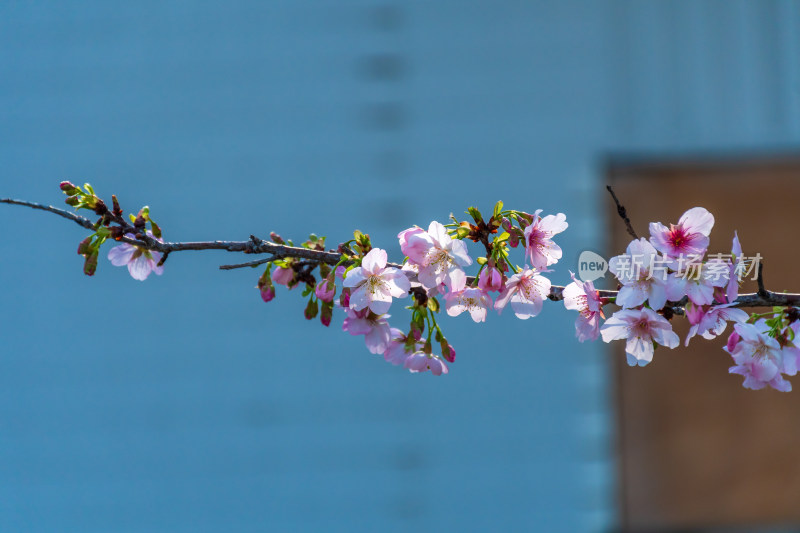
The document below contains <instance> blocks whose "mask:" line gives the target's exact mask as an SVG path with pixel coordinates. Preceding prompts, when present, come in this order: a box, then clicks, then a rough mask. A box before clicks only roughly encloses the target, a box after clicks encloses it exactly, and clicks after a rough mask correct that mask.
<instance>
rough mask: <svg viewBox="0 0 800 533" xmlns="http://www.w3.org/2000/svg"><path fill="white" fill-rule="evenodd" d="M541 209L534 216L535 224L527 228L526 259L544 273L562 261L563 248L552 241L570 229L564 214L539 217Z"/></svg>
mask: <svg viewBox="0 0 800 533" xmlns="http://www.w3.org/2000/svg"><path fill="white" fill-rule="evenodd" d="M541 212H542V210H541V209H539V210H537V211H536V213H534V215H533V223H532V224H531V225H530V226H528V227H526V228H525V233H524V235H525V257H526V258H527V259H528V260H529V261H530V264H531V265H532V266H533V268H535V269H536V270H539V271H543V270H545V269H546V268H547V266H548V265H553V264H555V263H557V262H558V260H559V259H561V248H560V247H559V246H558V245H557V244H556V243H554V242H553V241H552V238H553V236H554V235H556V234H558V233H561V232H562V231H564V230H566V229H567V228H568V227H569V224H567V216H566V215H565V214H564V213H559V214H557V215H547V216H546V217H544V218H542V217H540V216H539V213H541Z"/></svg>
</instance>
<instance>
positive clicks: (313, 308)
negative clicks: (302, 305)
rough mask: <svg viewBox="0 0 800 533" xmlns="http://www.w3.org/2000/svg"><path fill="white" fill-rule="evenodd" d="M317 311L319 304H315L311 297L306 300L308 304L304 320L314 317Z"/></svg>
mask: <svg viewBox="0 0 800 533" xmlns="http://www.w3.org/2000/svg"><path fill="white" fill-rule="evenodd" d="M318 311H319V306H318V305H317V301H316V300H314V299H313V298H311V299H309V300H308V305H307V306H306V310H305V315H306V320H312V319H313V318H314V317H316V316H317V312H318Z"/></svg>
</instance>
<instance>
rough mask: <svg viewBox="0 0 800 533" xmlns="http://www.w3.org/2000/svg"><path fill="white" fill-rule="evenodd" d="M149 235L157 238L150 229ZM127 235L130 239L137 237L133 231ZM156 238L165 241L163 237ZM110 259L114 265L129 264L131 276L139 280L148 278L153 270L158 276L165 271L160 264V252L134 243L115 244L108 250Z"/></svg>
mask: <svg viewBox="0 0 800 533" xmlns="http://www.w3.org/2000/svg"><path fill="white" fill-rule="evenodd" d="M147 235H148V236H149V237H151V238H153V239H155V237H154V236H153V234H152V233H151V232H149V231H148V232H147ZM125 236H126V237H128V238H129V239H135V238H136V237H135V236H134V235H133V234H132V233H126V234H125ZM156 240H158V241H159V242H163V241H162V240H161V239H156ZM108 259H109V260H110V261H111V264H112V265H114V266H127V267H128V272H129V273H130V275H131V277H132V278H133V279H135V280H139V281H144V280H146V279H147V277H148V276H149V275H150V273H151V272H153V273H155V274H156V275H157V276H160V275H161V274H163V273H164V267H163V266H158V262H159V261H161V254H160V253H159V252H153V251H150V250H147V249H145V248H141V247H139V246H136V245H133V244H128V243H123V244H120V245H119V246H115V247H114V248H112V249H110V250H109V251H108Z"/></svg>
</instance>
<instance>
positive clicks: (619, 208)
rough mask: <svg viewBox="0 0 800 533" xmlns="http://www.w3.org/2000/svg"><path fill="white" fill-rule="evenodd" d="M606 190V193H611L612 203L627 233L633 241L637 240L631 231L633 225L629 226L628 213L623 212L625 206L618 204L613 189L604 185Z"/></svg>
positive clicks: (634, 233)
mask: <svg viewBox="0 0 800 533" xmlns="http://www.w3.org/2000/svg"><path fill="white" fill-rule="evenodd" d="M606 189H608V192H610V193H611V197H612V198H613V199H614V203H615V204H617V214H619V216H620V218H622V220H623V221H625V227H626V228H627V229H628V233H629V234H630V235H631V237H633V238H634V239H638V238H639V236H638V235H636V231H634V229H633V225H632V224H631V219H629V218H628V212H627V211H626V210H625V206H624V205H622V204H621V203H619V199H618V198H617V195H616V194H614V189H612V188H611V185H606Z"/></svg>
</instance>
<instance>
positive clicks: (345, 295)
mask: <svg viewBox="0 0 800 533" xmlns="http://www.w3.org/2000/svg"><path fill="white" fill-rule="evenodd" d="M339 305H341V306H342V307H344V308H345V309H346V308H348V307H350V289H349V288H346V289H342V294H341V295H340V296H339Z"/></svg>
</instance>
